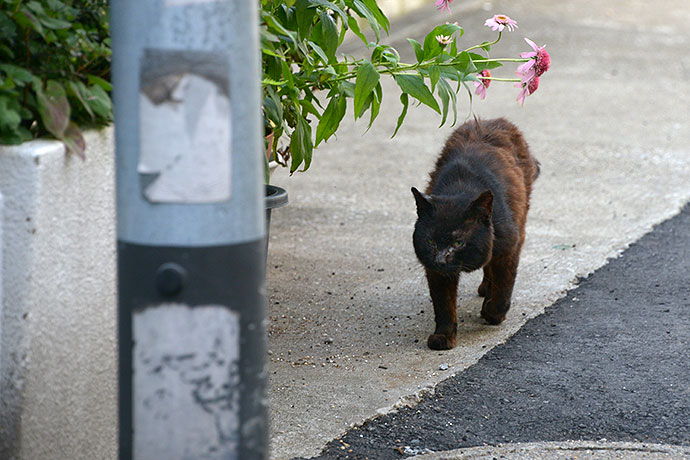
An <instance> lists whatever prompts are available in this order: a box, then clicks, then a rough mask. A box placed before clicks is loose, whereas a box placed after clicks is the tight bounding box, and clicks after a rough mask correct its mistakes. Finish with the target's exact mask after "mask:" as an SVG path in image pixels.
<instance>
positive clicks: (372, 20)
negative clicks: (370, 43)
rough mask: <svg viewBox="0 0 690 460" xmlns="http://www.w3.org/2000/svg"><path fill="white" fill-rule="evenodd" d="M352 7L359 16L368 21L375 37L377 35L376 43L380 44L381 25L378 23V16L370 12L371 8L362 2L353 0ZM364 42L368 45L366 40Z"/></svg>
mask: <svg viewBox="0 0 690 460" xmlns="http://www.w3.org/2000/svg"><path fill="white" fill-rule="evenodd" d="M352 6H353V9H354V10H355V11H356V12H357V14H359V15H360V16H361V17H363V18H365V19H366V20H367V22H368V23H369V27H371V30H373V31H374V35H376V43H378V42H379V40H381V25H379V23H378V21H377V20H376V16H374V14H373V13H372V12H371V11H369V8H367V6H366V5H365V4H364V3H362V0H353V2H352ZM364 42H365V43H366V40H365V41H364Z"/></svg>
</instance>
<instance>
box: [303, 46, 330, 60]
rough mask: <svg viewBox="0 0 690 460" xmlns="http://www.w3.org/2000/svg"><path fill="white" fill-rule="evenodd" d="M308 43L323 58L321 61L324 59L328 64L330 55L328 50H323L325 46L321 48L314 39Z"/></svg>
mask: <svg viewBox="0 0 690 460" xmlns="http://www.w3.org/2000/svg"><path fill="white" fill-rule="evenodd" d="M307 43H308V44H309V46H310V47H311V49H313V50H314V52H315V53H316V55H317V56H318V57H319V58H320V59H321V61H323V63H324V64H328V56H327V55H326V52H325V51H324V50H323V48H321V47H320V46H319V45H317V44H316V43H314V42H312V41H309V42H307Z"/></svg>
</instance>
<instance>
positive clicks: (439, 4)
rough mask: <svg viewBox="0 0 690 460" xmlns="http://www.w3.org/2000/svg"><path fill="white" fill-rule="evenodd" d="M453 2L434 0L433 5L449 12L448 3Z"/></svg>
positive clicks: (451, 1) (450, 0) (451, 0)
mask: <svg viewBox="0 0 690 460" xmlns="http://www.w3.org/2000/svg"><path fill="white" fill-rule="evenodd" d="M451 3H453V0H436V2H435V3H434V5H436V8H437V9H438V10H439V11H441V13H443V12H444V11H446V10H448V14H450V4H451Z"/></svg>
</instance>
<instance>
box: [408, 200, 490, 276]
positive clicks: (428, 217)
mask: <svg viewBox="0 0 690 460" xmlns="http://www.w3.org/2000/svg"><path fill="white" fill-rule="evenodd" d="M412 193H413V194H414V196H415V200H416V202H417V215H418V219H417V223H416V225H415V230H414V235H413V243H414V249H415V253H416V254H417V258H418V259H419V261H420V262H421V263H422V265H424V266H425V267H426V268H428V269H430V270H433V271H437V272H442V273H459V272H461V271H463V272H470V271H474V270H477V269H479V268H481V267H483V266H484V265H485V264H486V263H487V262H488V261H489V259H490V258H491V250H492V248H493V240H494V235H493V227H492V224H491V207H492V204H493V196H492V195H491V192H488V191H487V192H485V193H483V194H481V195H479V196H478V197H476V199H474V200H467V199H463V198H461V197H436V196H429V195H425V194H423V193H420V192H419V191H418V190H417V189H415V188H413V189H412Z"/></svg>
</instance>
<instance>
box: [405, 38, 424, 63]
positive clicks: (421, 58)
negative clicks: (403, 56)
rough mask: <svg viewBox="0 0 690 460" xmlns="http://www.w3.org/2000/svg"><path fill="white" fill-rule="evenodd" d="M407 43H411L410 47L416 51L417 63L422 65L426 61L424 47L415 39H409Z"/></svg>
mask: <svg viewBox="0 0 690 460" xmlns="http://www.w3.org/2000/svg"><path fill="white" fill-rule="evenodd" d="M407 41H408V42H410V45H412V48H413V49H414V55H415V57H416V58H417V62H420V63H421V62H422V61H424V49H422V45H421V44H420V43H419V42H418V41H417V40H415V39H414V38H408V39H407Z"/></svg>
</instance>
